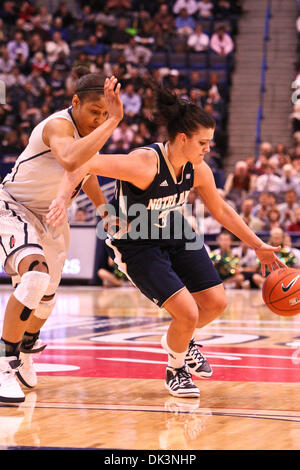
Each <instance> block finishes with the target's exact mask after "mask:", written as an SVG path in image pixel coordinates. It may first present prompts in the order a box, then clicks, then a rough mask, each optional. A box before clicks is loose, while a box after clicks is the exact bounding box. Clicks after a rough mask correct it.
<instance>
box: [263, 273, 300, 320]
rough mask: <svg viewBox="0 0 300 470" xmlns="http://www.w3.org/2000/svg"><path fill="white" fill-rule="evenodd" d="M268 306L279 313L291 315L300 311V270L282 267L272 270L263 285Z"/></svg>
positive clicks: (264, 297)
mask: <svg viewBox="0 0 300 470" xmlns="http://www.w3.org/2000/svg"><path fill="white" fill-rule="evenodd" d="M262 297H263V301H264V302H265V304H266V306H267V307H268V308H269V309H270V310H271V311H272V312H274V313H276V314H277V315H282V316H284V317H289V316H292V315H297V314H298V313H300V270H299V269H293V268H287V269H285V268H282V269H277V270H276V271H272V272H271V273H270V274H269V275H268V277H267V278H266V280H265V282H264V284H263V287H262Z"/></svg>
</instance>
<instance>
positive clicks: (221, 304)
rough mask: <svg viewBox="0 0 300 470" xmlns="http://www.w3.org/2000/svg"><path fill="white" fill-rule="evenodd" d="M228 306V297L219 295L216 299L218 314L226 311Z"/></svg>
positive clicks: (215, 307)
mask: <svg viewBox="0 0 300 470" xmlns="http://www.w3.org/2000/svg"><path fill="white" fill-rule="evenodd" d="M226 307H227V299H226V297H225V296H224V297H221V296H220V297H218V298H216V299H215V304H214V310H215V312H216V313H217V314H218V315H221V313H223V312H224V310H225V309H226Z"/></svg>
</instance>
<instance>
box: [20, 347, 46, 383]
mask: <svg viewBox="0 0 300 470" xmlns="http://www.w3.org/2000/svg"><path fill="white" fill-rule="evenodd" d="M46 346H47V345H46V344H44V343H43V342H42V341H41V340H39V339H38V340H37V341H36V342H35V343H34V345H33V347H32V348H31V349H24V348H22V346H21V349H20V360H21V365H20V367H19V369H18V371H17V372H16V376H17V377H18V379H19V381H20V382H21V383H22V384H23V385H25V387H27V388H33V387H35V386H36V384H37V375H36V370H35V366H34V362H33V356H34V355H37V354H39V353H41V352H42V351H43V350H44V349H45V347H46ZM35 357H36V356H35Z"/></svg>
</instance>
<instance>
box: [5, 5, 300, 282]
mask: <svg viewBox="0 0 300 470" xmlns="http://www.w3.org/2000/svg"><path fill="white" fill-rule="evenodd" d="M241 14H242V2H241V1H239V0H202V1H196V0H171V1H166V0H142V1H138V0H94V1H90V2H88V4H86V2H83V1H80V0H77V1H76V0H68V1H67V2H58V1H54V0H52V1H50V0H49V1H39V0H34V1H21V2H17V1H10V0H8V1H4V2H2V4H1V6H0V52H1V54H0V80H2V81H4V83H5V84H6V97H5V103H3V104H1V105H0V142H1V143H0V165H1V172H2V173H1V177H2V178H3V177H4V176H5V174H3V171H4V170H3V168H5V171H7V169H8V167H9V166H12V165H13V164H14V161H15V160H16V158H17V157H18V155H19V154H20V153H21V152H22V150H23V149H24V148H25V146H26V144H27V142H28V138H29V135H30V133H31V131H32V129H33V127H34V126H35V125H36V124H37V123H39V122H40V121H41V120H42V119H44V118H46V117H47V116H48V115H49V114H51V113H53V112H55V111H57V110H59V109H63V108H66V107H69V106H70V104H71V98H72V95H73V92H74V84H75V81H76V78H77V76H76V71H75V70H74V69H75V67H77V66H80V65H81V66H84V67H87V68H88V69H89V70H90V72H97V73H99V74H101V75H103V78H105V77H106V76H110V75H112V74H113V75H115V76H116V77H117V78H118V79H119V81H120V82H121V84H122V94H121V98H122V101H123V103H124V111H125V112H124V119H123V121H122V123H121V124H120V126H119V127H118V129H116V130H115V131H114V133H113V134H112V137H111V139H110V140H109V141H108V142H107V144H106V145H105V147H104V148H103V149H102V151H103V152H109V153H127V152H128V151H129V150H130V149H132V148H134V147H137V146H142V145H147V144H148V143H152V142H153V141H164V140H165V138H166V132H165V129H164V127H163V126H157V124H156V123H155V122H154V121H153V119H152V116H153V110H154V108H153V106H154V100H153V92H152V89H151V86H150V79H151V78H154V79H156V80H158V81H160V82H163V83H164V84H166V85H167V86H168V87H169V88H171V89H172V90H174V91H175V92H176V93H177V94H179V95H180V96H182V97H184V98H188V99H190V100H191V101H193V102H195V103H197V104H199V105H200V106H201V107H203V108H204V109H205V110H206V111H207V112H209V113H210V114H212V115H213V117H214V118H215V120H216V124H217V126H216V132H215V137H214V140H213V142H212V146H211V152H210V153H209V155H208V156H207V161H208V163H209V165H210V166H211V168H212V170H213V173H214V176H215V181H216V184H217V187H218V190H219V191H220V194H221V195H222V197H223V198H225V199H226V200H227V201H228V202H229V203H230V204H231V205H232V206H233V207H234V208H235V209H236V210H237V212H238V213H240V214H241V216H242V217H243V219H244V220H245V222H246V223H247V224H249V226H250V227H251V228H252V229H253V230H254V231H256V232H257V233H261V234H262V235H263V237H264V239H265V240H266V241H272V240H273V239H274V237H275V239H276V237H277V240H279V239H280V244H281V245H282V253H281V256H282V258H283V259H284V260H285V261H286V262H287V263H288V264H289V265H291V266H299V265H300V256H299V253H298V251H297V249H296V248H295V246H291V245H292V244H293V245H295V242H296V243H297V239H295V237H294V234H297V232H300V205H299V204H298V201H299V197H300V194H299V191H300V190H299V188H300V185H299V182H300V107H299V105H298V104H297V103H296V104H295V108H294V112H293V114H292V115H291V128H292V134H293V137H294V142H295V143H294V145H293V146H292V147H291V148H286V147H285V146H284V145H282V144H280V143H279V144H278V145H277V146H276V147H273V146H272V145H271V144H270V143H268V142H264V143H263V144H262V145H261V148H260V155H259V158H258V159H257V160H256V159H255V158H254V157H252V156H249V157H248V158H246V159H245V160H243V161H239V162H237V164H236V168H235V171H234V172H232V174H229V175H228V176H227V177H226V178H225V173H224V172H223V165H222V161H224V159H225V158H226V155H227V113H228V103H229V101H230V84H231V73H232V71H233V70H234V53H235V48H236V38H237V35H238V25H239V18H240V16H241ZM298 82H299V83H298ZM295 83H297V84H299V88H300V67H298V66H297V74H296V78H295ZM297 86H298V85H297ZM297 89H298V88H297V87H296V88H295V91H297ZM3 165H4V166H3ZM79 200H80V199H79ZM82 200H83V203H82V206H81V207H79V208H77V209H78V210H77V211H76V213H75V214H73V221H74V222H77V223H84V222H85V221H86V220H87V219H88V215H87V211H86V210H85V204H86V200H85V199H84V198H83V199H82ZM190 203H192V205H193V207H194V208H195V210H196V206H197V203H199V198H197V196H196V195H195V193H194V192H193V191H192V192H191V194H190ZM204 215H205V217H204V231H205V233H206V234H207V235H208V236H210V235H212V236H214V237H217V239H215V238H212V239H213V243H211V242H210V240H208V242H207V248H208V250H209V251H210V253H211V258H212V260H213V262H214V263H215V265H216V266H217V268H218V270H219V272H220V273H221V276H222V278H223V279H224V282H225V283H226V284H228V285H234V286H235V287H249V286H250V287H259V286H260V285H261V282H262V279H261V277H260V275H259V267H258V265H257V260H256V258H255V256H254V255H253V251H251V250H250V249H248V248H247V247H245V246H244V245H243V244H239V243H238V242H237V240H235V238H234V237H233V236H232V235H230V234H228V233H224V232H223V230H222V227H220V226H219V224H218V223H217V222H216V221H215V220H213V219H212V218H211V217H210V215H209V214H208V213H206V212H205V214H204ZM291 234H292V235H291ZM299 239H300V233H299ZM250 268H251V269H250ZM114 269H115V268H113V267H112V268H111V270H110V271H111V272H113V271H114ZM118 275H119V274H118ZM122 282H123V280H122Z"/></svg>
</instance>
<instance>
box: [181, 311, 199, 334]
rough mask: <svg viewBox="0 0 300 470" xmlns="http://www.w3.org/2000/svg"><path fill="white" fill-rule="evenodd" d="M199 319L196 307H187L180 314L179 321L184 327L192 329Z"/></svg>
mask: <svg viewBox="0 0 300 470" xmlns="http://www.w3.org/2000/svg"><path fill="white" fill-rule="evenodd" d="M198 319H199V312H198V308H196V307H195V308H191V309H187V310H186V311H185V312H184V314H183V315H182V318H181V322H182V326H183V328H185V329H188V330H193V329H195V327H196V325H197V323H198Z"/></svg>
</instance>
